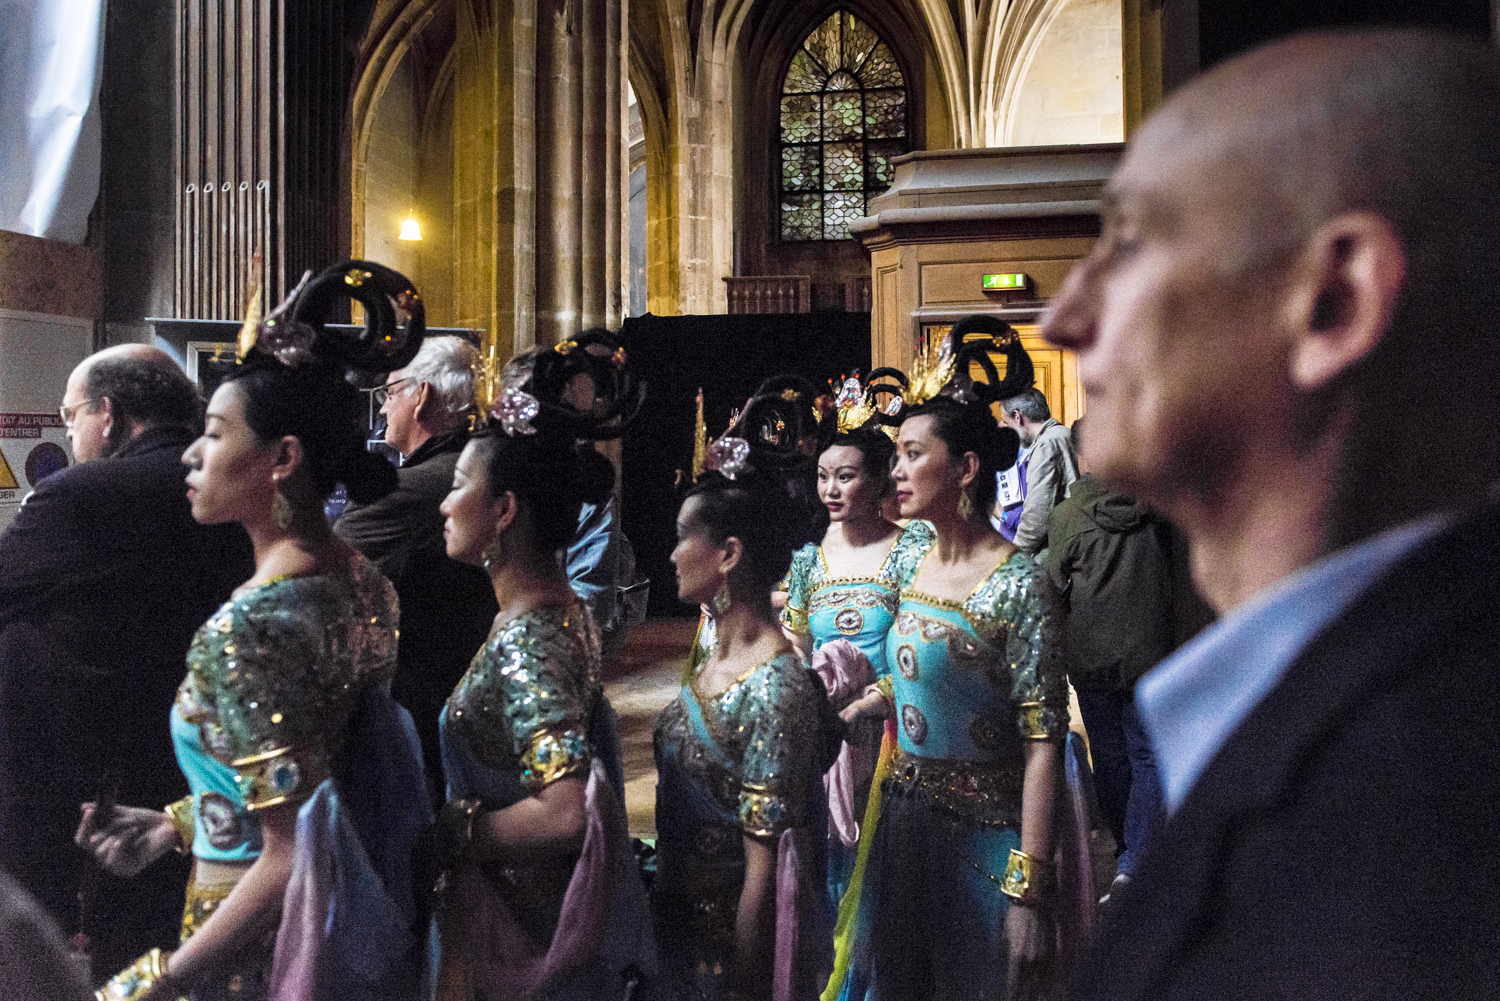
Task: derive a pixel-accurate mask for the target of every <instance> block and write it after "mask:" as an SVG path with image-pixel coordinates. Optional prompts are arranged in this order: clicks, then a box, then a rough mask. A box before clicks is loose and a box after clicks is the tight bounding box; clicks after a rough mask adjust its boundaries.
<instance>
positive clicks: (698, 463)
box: [693, 386, 708, 483]
mask: <svg viewBox="0 0 1500 1001" xmlns="http://www.w3.org/2000/svg"><path fill="white" fill-rule="evenodd" d="M707 468H708V424H707V423H706V422H705V421H704V420H703V388H702V387H701V386H700V387H699V388H698V418H697V420H696V421H695V422H694V424H693V482H694V483H697V482H698V477H700V476H702V475H703V472H704V470H706V469H707Z"/></svg>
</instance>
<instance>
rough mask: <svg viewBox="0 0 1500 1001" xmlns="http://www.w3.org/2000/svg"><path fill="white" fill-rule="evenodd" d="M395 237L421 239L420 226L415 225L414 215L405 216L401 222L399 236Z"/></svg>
mask: <svg viewBox="0 0 1500 1001" xmlns="http://www.w3.org/2000/svg"><path fill="white" fill-rule="evenodd" d="M397 239H400V240H420V239H422V228H421V227H420V226H418V225H417V220H416V217H415V216H407V218H406V221H405V222H403V223H402V224H401V235H400V236H399V237H397Z"/></svg>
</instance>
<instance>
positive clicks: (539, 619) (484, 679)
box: [449, 604, 599, 793]
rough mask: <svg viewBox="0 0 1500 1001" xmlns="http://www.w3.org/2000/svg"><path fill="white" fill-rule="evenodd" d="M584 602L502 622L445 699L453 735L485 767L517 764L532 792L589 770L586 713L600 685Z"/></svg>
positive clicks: (513, 765)
mask: <svg viewBox="0 0 1500 1001" xmlns="http://www.w3.org/2000/svg"><path fill="white" fill-rule="evenodd" d="M579 616H583V617H586V616H587V612H586V610H585V609H584V608H583V606H582V605H581V604H579V605H575V606H573V608H572V609H571V610H569V611H567V612H566V613H564V612H561V611H554V610H547V611H542V612H535V613H531V614H529V615H524V616H521V617H520V618H517V619H513V620H511V621H510V622H507V623H505V624H504V625H503V626H502V627H501V628H500V629H499V631H497V632H496V633H494V634H493V635H492V636H491V637H490V639H489V641H488V642H487V643H486V644H485V645H484V647H483V648H481V649H480V651H479V653H478V654H477V655H476V656H475V658H474V662H473V663H472V664H471V665H470V666H469V671H468V673H467V674H465V675H464V677H463V679H462V680H461V681H460V682H459V684H458V688H457V689H455V691H454V693H453V696H452V697H451V698H450V699H449V715H450V719H451V720H452V721H453V732H454V736H455V738H456V739H458V740H459V741H461V742H462V743H463V744H464V746H465V747H466V748H467V749H468V751H469V753H470V754H471V755H473V757H474V758H475V760H477V761H478V762H479V763H480V764H482V765H484V766H485V767H488V768H494V769H511V768H515V767H516V763H517V760H518V759H519V763H520V780H521V784H522V785H523V786H524V787H525V788H526V789H528V790H529V791H530V792H532V793H535V792H537V791H539V790H541V789H542V788H543V787H545V786H547V785H550V784H551V783H553V782H556V781H558V780H559V779H564V778H568V777H570V776H575V777H576V776H584V775H587V773H588V769H589V762H590V761H591V754H590V750H589V746H588V739H587V731H588V712H589V706H590V704H591V701H592V700H593V699H594V697H595V694H596V693H595V692H594V691H593V689H594V688H595V687H596V686H597V685H598V684H599V657H598V640H597V637H596V636H595V635H594V632H593V629H592V626H591V625H590V624H588V623H584V627H583V628H579V622H578V621H577V617H579Z"/></svg>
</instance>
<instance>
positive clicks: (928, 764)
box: [884, 747, 1026, 828]
mask: <svg viewBox="0 0 1500 1001" xmlns="http://www.w3.org/2000/svg"><path fill="white" fill-rule="evenodd" d="M1025 778H1026V762H1025V760H1024V759H1021V758H1016V759H1006V760H1004V761H993V762H983V761H964V760H961V759H958V758H924V757H920V756H918V755H915V754H909V753H908V752H906V751H905V750H903V749H902V748H900V747H897V748H896V753H895V757H893V758H892V759H891V773H890V777H889V778H887V779H886V780H885V792H884V795H887V796H904V797H910V798H915V799H921V800H925V801H926V802H928V803H929V804H931V805H932V806H933V807H936V808H939V809H943V810H947V811H949V812H950V813H955V814H957V815H959V816H961V817H966V818H968V819H970V820H974V821H977V822H979V823H981V824H989V825H993V826H1002V827H1017V828H1019V826H1020V823H1021V786H1022V784H1023V783H1024V781H1025Z"/></svg>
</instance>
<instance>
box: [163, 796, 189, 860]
mask: <svg viewBox="0 0 1500 1001" xmlns="http://www.w3.org/2000/svg"><path fill="white" fill-rule="evenodd" d="M162 811H163V812H164V813H166V815H167V816H168V817H169V818H171V820H172V826H173V827H175V828H177V844H176V845H175V846H174V847H175V848H176V849H177V851H179V852H181V853H182V854H184V855H188V854H191V853H192V851H193V838H194V836H195V835H196V833H197V824H196V822H195V821H194V820H193V797H192V794H191V793H189V794H188V795H186V796H184V797H182V798H181V799H179V800H177V801H176V802H175V803H168V804H167V805H166V806H164V807H162Z"/></svg>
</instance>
